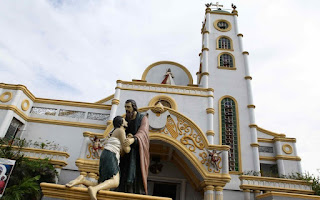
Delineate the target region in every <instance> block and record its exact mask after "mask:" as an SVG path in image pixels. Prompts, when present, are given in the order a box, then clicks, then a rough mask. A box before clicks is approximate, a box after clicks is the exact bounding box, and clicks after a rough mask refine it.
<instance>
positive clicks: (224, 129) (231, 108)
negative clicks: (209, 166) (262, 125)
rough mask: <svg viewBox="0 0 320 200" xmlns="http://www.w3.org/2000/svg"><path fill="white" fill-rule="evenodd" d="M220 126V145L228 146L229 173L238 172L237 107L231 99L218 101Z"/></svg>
mask: <svg viewBox="0 0 320 200" xmlns="http://www.w3.org/2000/svg"><path fill="white" fill-rule="evenodd" d="M220 115H221V116H220V119H221V120H220V126H221V129H220V131H221V144H222V145H228V146H230V152H229V171H240V169H239V166H240V164H239V149H238V144H239V141H238V140H239V138H238V129H239V127H238V121H237V120H238V119H237V116H238V115H237V105H236V102H235V100H233V98H231V97H225V98H223V99H222V100H221V101H220Z"/></svg>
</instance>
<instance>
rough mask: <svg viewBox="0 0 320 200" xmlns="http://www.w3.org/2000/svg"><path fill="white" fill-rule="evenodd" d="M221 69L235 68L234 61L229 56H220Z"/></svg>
mask: <svg viewBox="0 0 320 200" xmlns="http://www.w3.org/2000/svg"><path fill="white" fill-rule="evenodd" d="M220 67H233V59H232V56H231V55H229V54H222V55H221V56H220Z"/></svg>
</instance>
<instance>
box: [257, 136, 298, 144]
mask: <svg viewBox="0 0 320 200" xmlns="http://www.w3.org/2000/svg"><path fill="white" fill-rule="evenodd" d="M276 141H281V142H292V143H295V142H296V139H295V138H279V137H275V138H273V139H267V138H258V142H265V143H275V142H276Z"/></svg>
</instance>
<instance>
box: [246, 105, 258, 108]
mask: <svg viewBox="0 0 320 200" xmlns="http://www.w3.org/2000/svg"><path fill="white" fill-rule="evenodd" d="M247 107H248V108H256V106H255V105H253V104H250V105H247Z"/></svg>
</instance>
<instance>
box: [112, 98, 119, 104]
mask: <svg viewBox="0 0 320 200" xmlns="http://www.w3.org/2000/svg"><path fill="white" fill-rule="evenodd" d="M111 103H112V105H119V103H120V100H118V99H112V101H111Z"/></svg>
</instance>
